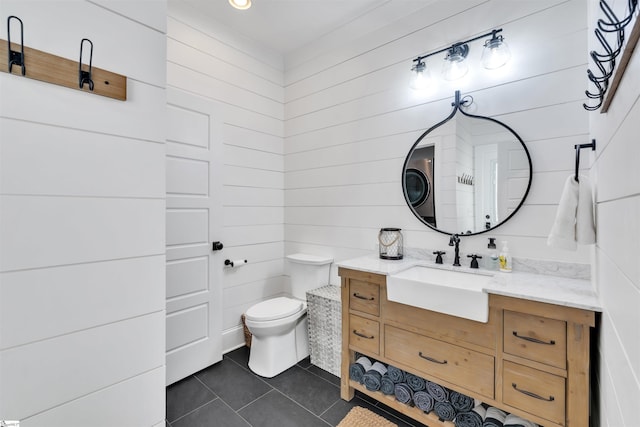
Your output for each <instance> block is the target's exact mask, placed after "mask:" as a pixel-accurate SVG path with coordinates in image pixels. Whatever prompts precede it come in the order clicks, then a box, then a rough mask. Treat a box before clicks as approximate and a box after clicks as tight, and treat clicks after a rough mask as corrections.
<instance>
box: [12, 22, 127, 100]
mask: <svg viewBox="0 0 640 427" xmlns="http://www.w3.org/2000/svg"><path fill="white" fill-rule="evenodd" d="M13 18H15V19H17V20H18V21H20V24H21V33H22V32H23V31H22V21H21V20H20V18H18V17H15V16H10V17H9V19H7V27H9V23H10V22H11V20H12V19H13ZM7 29H9V28H7ZM8 39H9V40H2V39H0V71H3V72H5V73H9V74H13V75H22V76H24V77H27V78H30V79H34V80H39V81H42V82H47V83H51V84H55V85H59V86H64V87H67V88H69V89H75V90H80V91H83V92H87V93H93V94H96V95H101V96H106V97H108V98H113V99H118V100H120V101H125V100H126V99H127V77H126V76H123V75H120V74H116V73H112V72H111V71H106V70H103V69H100V68H96V67H93V66H92V65H91V61H92V58H90V60H89V76H88V77H89V80H83V77H84V76H85V75H84V74H82V73H83V70H82V43H83V42H84V40H88V39H83V42H81V44H80V61H78V62H76V61H72V60H70V59H67V58H63V57H61V56H56V55H53V54H50V53H47V52H43V51H40V50H37V49H33V48H30V47H27V46H24V44H23V43H21V44H20V45H17V44H16V43H12V42H11V41H10V36H9V37H8ZM89 42H90V41H89ZM18 50H20V52H18ZM11 52H15V54H12V53H11ZM91 52H93V43H91ZM18 55H19V56H20V58H21V64H19V63H18V62H17V61H16V60H17V59H18ZM91 56H93V55H91ZM12 65H20V67H21V68H20V69H18V67H13V69H12V68H11V66H12ZM78 70H80V76H78V73H79V71H78ZM83 82H84V83H89V84H83ZM92 83H93V84H92Z"/></svg>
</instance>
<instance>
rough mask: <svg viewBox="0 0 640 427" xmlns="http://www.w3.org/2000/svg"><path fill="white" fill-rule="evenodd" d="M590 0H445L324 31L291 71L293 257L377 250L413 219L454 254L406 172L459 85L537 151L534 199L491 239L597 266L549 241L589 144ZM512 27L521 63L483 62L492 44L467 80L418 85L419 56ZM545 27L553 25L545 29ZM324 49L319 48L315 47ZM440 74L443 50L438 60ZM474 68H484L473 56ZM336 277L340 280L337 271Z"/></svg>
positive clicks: (510, 37) (289, 241)
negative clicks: (384, 237) (381, 20)
mask: <svg viewBox="0 0 640 427" xmlns="http://www.w3.org/2000/svg"><path fill="white" fill-rule="evenodd" d="M586 15H587V11H586V4H585V3H584V1H583V0H569V1H564V0H547V1H535V2H502V1H486V2H485V1H465V2H455V3H453V2H445V1H436V2H433V4H431V5H428V6H426V7H424V8H423V9H420V10H417V11H415V12H414V13H413V14H412V15H411V16H409V17H406V18H403V19H400V20H397V21H395V22H389V23H388V25H386V26H384V27H380V28H377V29H375V30H374V31H371V32H366V31H363V32H362V33H361V35H360V36H359V37H356V38H354V39H352V40H345V41H344V42H343V43H342V44H341V45H340V46H339V47H335V48H333V49H330V50H327V49H325V48H324V46H323V44H322V42H323V41H322V40H319V41H318V43H317V45H312V46H309V47H308V48H307V49H305V51H304V52H301V53H300V54H299V57H297V58H293V59H289V60H288V63H290V64H294V65H292V66H289V67H287V69H286V70H285V96H286V104H285V132H286V136H285V239H286V247H285V252H286V253H291V252H297V251H305V252H311V253H321V254H328V255H332V256H333V257H334V258H335V259H336V260H342V259H346V258H350V257H353V256H358V255H362V254H365V253H369V252H370V251H372V250H377V233H378V230H379V229H380V227H401V228H402V229H403V230H404V244H405V246H409V247H418V248H429V249H442V248H445V246H446V244H447V242H448V239H447V237H446V236H444V235H442V234H440V233H437V232H433V231H431V230H429V229H428V228H427V227H426V226H424V225H422V224H421V223H419V222H418V221H417V219H415V217H414V216H413V214H412V213H411V212H410V211H409V209H408V208H407V206H406V203H405V201H404V198H403V196H402V186H401V173H400V171H401V168H402V164H403V161H404V157H405V156H406V154H407V152H408V150H409V148H410V147H411V145H412V144H413V142H414V141H415V139H416V138H417V136H418V135H420V133H421V132H423V131H424V130H425V129H426V128H428V127H429V126H431V125H432V124H434V123H436V122H437V121H439V120H441V119H442V118H444V117H445V116H446V115H447V114H448V113H449V111H450V103H451V100H452V98H453V94H454V91H455V90H456V89H459V90H461V91H462V93H463V94H471V95H473V97H474V99H475V103H476V107H477V112H479V113H481V114H484V115H488V116H493V117H495V118H497V119H499V120H502V121H503V122H505V123H506V124H508V125H510V126H511V127H512V128H514V129H515V130H516V131H517V132H518V133H519V134H520V136H521V137H522V138H523V140H524V141H525V143H526V144H527V146H528V148H529V149H530V152H531V155H532V159H533V173H534V175H533V184H532V188H531V192H530V193H529V197H528V199H527V202H526V204H525V205H524V206H523V208H522V209H521V210H520V211H519V212H518V214H517V216H516V217H514V218H512V220H510V222H509V223H507V224H505V225H503V226H502V227H500V228H498V229H497V230H496V231H495V232H493V233H490V234H489V235H490V236H495V237H497V238H498V240H505V239H506V240H509V243H510V244H509V247H510V249H511V250H512V252H513V255H514V256H516V257H524V258H536V259H546V260H558V261H567V262H580V263H588V262H589V250H588V248H580V249H579V250H578V251H577V252H564V251H560V250H555V249H552V248H549V247H547V245H546V237H547V234H548V232H549V230H550V228H551V224H552V222H553V219H554V217H555V212H556V205H557V203H558V200H559V197H560V192H561V190H562V186H563V184H564V180H565V179H566V177H567V176H568V175H569V174H570V173H571V170H572V168H573V165H574V156H575V151H574V150H573V145H574V144H576V143H582V142H586V141H588V115H587V113H586V112H585V111H584V110H583V109H582V102H583V101H584V99H583V98H584V87H585V78H584V74H585V66H586V54H585V52H586V50H587V43H586V40H587V35H586V33H587V28H586V25H587V22H586ZM492 28H503V29H504V32H503V34H504V37H505V39H506V40H507V42H508V43H509V46H510V48H511V52H512V59H511V61H510V63H509V64H508V66H506V67H505V68H503V69H500V70H499V71H498V72H496V73H491V72H489V71H487V70H484V69H482V68H481V67H480V66H479V64H478V61H479V56H480V53H481V49H482V42H481V41H478V42H474V43H473V44H472V45H471V53H470V57H469V59H470V60H472V61H476V64H475V65H476V66H475V68H472V69H471V71H470V72H469V74H468V76H467V77H465V78H464V79H463V80H462V81H459V82H456V83H449V82H445V81H442V82H441V83H440V84H439V86H438V87H437V88H436V89H435V90H434V91H432V92H431V93H429V94H426V95H418V94H415V93H413V92H412V91H411V90H410V89H409V87H408V80H409V74H410V73H409V69H410V67H411V65H412V62H411V60H412V59H413V58H414V57H415V56H417V55H419V54H424V53H428V52H431V51H434V50H437V49H440V48H442V47H445V46H447V45H450V44H452V43H454V42H456V41H459V40H463V39H466V38H470V37H472V36H475V35H477V34H482V33H484V32H488V31H490V30H491V29H492ZM542 28H544V31H542V30H541V29H542ZM314 49H317V52H318V54H316V55H315V56H311V55H309V54H308V52H309V51H314ZM432 64H433V65H434V72H435V74H436V75H437V74H439V71H440V67H441V59H440V57H439V56H438V57H433V58H430V59H429V60H428V63H427V66H429V65H432ZM472 67H473V65H472ZM486 243H487V240H486V236H484V235H483V236H477V237H470V238H465V239H464V240H463V243H462V250H463V251H464V252H483V251H486ZM332 281H333V283H336V284H337V283H339V282H338V278H337V272H336V271H335V269H334V271H333V277H332Z"/></svg>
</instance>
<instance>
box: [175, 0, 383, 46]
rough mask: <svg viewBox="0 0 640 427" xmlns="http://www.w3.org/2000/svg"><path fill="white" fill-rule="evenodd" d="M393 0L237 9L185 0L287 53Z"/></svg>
mask: <svg viewBox="0 0 640 427" xmlns="http://www.w3.org/2000/svg"><path fill="white" fill-rule="evenodd" d="M391 1H393V0H349V1H347V0H252V3H253V4H252V6H251V8H249V9H248V10H237V9H234V8H233V7H231V5H230V4H229V2H228V1H227V0H184V2H186V3H189V4H190V5H191V6H193V7H194V8H195V9H196V10H197V11H198V12H200V13H202V14H205V15H207V16H209V17H211V18H212V19H215V20H216V21H218V22H219V23H221V24H223V25H225V26H227V27H229V28H230V29H232V30H233V31H234V32H236V33H239V34H241V35H243V36H245V37H247V38H249V39H251V40H254V41H256V42H258V43H260V44H261V45H262V46H264V47H267V48H269V49H270V50H272V51H273V52H276V53H279V54H281V55H283V56H284V55H287V54H288V53H291V52H293V51H295V50H297V49H298V48H300V47H302V46H305V45H307V44H309V43H310V42H312V41H314V40H316V39H318V38H320V37H322V36H324V35H326V34H328V33H330V32H332V31H335V30H337V29H339V28H341V27H343V26H345V25H347V24H348V23H349V22H352V21H354V20H356V19H358V18H360V17H362V16H364V15H366V14H368V13H370V12H372V11H373V10H375V9H377V8H379V7H381V6H383V5H385V4H387V3H390V2H391Z"/></svg>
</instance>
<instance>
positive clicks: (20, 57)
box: [7, 15, 27, 76]
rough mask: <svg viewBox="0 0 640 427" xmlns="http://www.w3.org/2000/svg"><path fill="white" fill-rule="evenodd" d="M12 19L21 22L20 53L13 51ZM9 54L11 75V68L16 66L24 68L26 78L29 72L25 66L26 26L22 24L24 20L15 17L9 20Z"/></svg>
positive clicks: (23, 73)
mask: <svg viewBox="0 0 640 427" xmlns="http://www.w3.org/2000/svg"><path fill="white" fill-rule="evenodd" d="M11 19H17V20H18V22H20V52H17V51H15V50H11ZM7 52H8V53H9V57H8V64H9V73H11V68H12V67H13V64H15V65H17V66H19V67H22V75H23V76H24V75H25V74H26V72H27V70H26V68H25V66H24V25H23V24H22V19H20V18H18V17H17V16H13V15H11V16H10V17H9V18H7Z"/></svg>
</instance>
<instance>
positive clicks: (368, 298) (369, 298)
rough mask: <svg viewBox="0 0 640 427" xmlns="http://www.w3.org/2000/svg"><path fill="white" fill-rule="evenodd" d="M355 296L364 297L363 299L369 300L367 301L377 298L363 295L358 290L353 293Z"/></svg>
mask: <svg viewBox="0 0 640 427" xmlns="http://www.w3.org/2000/svg"><path fill="white" fill-rule="evenodd" d="M353 296H354V297H356V298H358V299H363V300H367V301H373V300H374V299H375V298H374V297H365V296H363V295H360V294H359V293H357V292H354V293H353Z"/></svg>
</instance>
